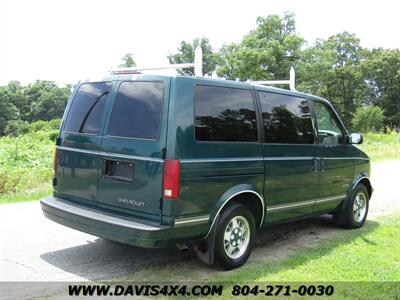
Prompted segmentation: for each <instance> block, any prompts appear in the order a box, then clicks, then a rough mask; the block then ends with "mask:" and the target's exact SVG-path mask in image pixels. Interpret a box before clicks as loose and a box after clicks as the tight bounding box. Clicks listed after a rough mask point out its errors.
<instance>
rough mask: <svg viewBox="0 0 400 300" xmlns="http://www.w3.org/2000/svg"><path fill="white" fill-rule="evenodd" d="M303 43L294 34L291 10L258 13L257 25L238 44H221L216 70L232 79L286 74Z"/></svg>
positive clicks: (261, 78) (297, 56)
mask: <svg viewBox="0 0 400 300" xmlns="http://www.w3.org/2000/svg"><path fill="white" fill-rule="evenodd" d="M304 43H305V41H304V39H303V38H302V37H300V36H299V35H297V34H296V26H295V18H294V14H292V13H285V15H284V17H283V18H281V17H280V16H278V15H270V16H267V17H258V18H257V28H256V29H255V30H252V31H251V32H250V33H249V34H247V35H246V36H244V38H243V39H242V41H241V42H240V43H239V44H234V43H233V44H229V45H225V46H223V47H222V49H221V50H220V52H219V56H220V57H219V68H218V70H217V73H218V75H219V76H221V77H224V78H227V79H232V80H235V79H239V80H247V79H250V80H263V79H284V78H288V77H289V70H290V67H291V66H293V65H294V64H295V62H296V60H298V59H299V57H300V53H301V47H302V46H303V45H304Z"/></svg>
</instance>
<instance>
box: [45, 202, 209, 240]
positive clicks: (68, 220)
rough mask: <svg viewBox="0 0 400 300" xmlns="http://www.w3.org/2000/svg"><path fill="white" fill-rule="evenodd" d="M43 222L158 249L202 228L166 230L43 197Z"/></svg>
mask: <svg viewBox="0 0 400 300" xmlns="http://www.w3.org/2000/svg"><path fill="white" fill-rule="evenodd" d="M40 204H41V206H42V211H43V214H44V215H45V217H46V218H48V219H50V220H52V221H55V222H57V223H60V224H62V225H65V226H68V227H70V228H73V229H76V230H79V231H83V232H86V233H89V234H92V235H95V236H98V237H102V238H105V239H109V240H113V241H116V242H120V243H124V244H130V245H134V246H139V247H144V248H160V247H167V246H169V245H172V244H175V243H176V242H177V241H179V240H183V239H187V238H195V237H197V236H200V235H201V233H202V231H203V230H204V225H201V224H199V225H194V226H179V227H173V226H167V225H161V224H159V223H156V222H151V221H146V220H143V219H134V218H127V217H124V216H119V215H116V214H111V213H108V212H105V211H101V210H98V209H95V208H92V207H87V206H83V205H80V204H76V203H74V202H70V201H66V200H64V199H61V198H58V197H46V198H44V199H42V200H41V201H40Z"/></svg>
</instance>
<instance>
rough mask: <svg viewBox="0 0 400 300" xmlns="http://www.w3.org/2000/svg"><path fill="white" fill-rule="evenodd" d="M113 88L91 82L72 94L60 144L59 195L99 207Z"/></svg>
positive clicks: (58, 153) (109, 83) (56, 184)
mask: <svg viewBox="0 0 400 300" xmlns="http://www.w3.org/2000/svg"><path fill="white" fill-rule="evenodd" d="M111 89H112V82H92V83H83V84H81V85H79V86H77V89H76V90H75V92H74V93H73V95H72V97H71V100H70V101H69V103H68V107H67V109H66V112H65V116H64V118H63V124H62V128H61V129H62V130H61V133H60V139H59V141H58V145H57V167H56V173H55V179H54V193H55V195H56V196H59V197H62V198H64V199H67V200H71V201H75V202H79V203H83V204H87V205H92V206H97V200H98V190H97V183H98V175H99V167H100V162H101V160H100V154H99V152H100V148H101V140H102V128H103V123H104V116H105V111H106V106H107V105H106V104H107V102H108V101H109V98H110V92H111Z"/></svg>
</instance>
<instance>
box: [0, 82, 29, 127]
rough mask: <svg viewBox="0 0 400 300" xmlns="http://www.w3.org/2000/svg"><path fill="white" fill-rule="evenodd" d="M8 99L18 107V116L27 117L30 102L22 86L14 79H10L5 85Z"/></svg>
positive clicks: (24, 118) (25, 118)
mask: <svg viewBox="0 0 400 300" xmlns="http://www.w3.org/2000/svg"><path fill="white" fill-rule="evenodd" d="M6 88H7V90H8V92H9V96H10V101H11V103H12V104H14V106H15V107H16V108H17V109H18V112H19V117H20V118H21V119H22V120H27V119H28V118H29V112H30V103H29V100H28V99H27V97H26V95H25V93H24V87H23V86H22V85H21V84H20V83H19V82H18V81H16V80H14V81H10V82H9V83H8V85H7V86H6Z"/></svg>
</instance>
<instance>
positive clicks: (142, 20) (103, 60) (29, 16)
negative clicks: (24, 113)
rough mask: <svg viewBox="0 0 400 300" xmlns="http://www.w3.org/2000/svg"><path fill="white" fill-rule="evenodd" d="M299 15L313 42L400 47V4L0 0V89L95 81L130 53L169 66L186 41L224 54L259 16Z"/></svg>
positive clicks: (144, 62) (391, 0)
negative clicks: (346, 36)
mask: <svg viewBox="0 0 400 300" xmlns="http://www.w3.org/2000/svg"><path fill="white" fill-rule="evenodd" d="M285 11H290V12H293V13H295V15H296V31H297V33H298V34H300V35H301V36H302V37H304V38H305V39H306V40H307V41H308V43H309V44H312V43H313V42H314V41H315V39H316V38H323V39H326V38H327V37H329V36H330V35H333V34H336V33H339V32H342V31H344V30H347V31H349V32H351V33H355V34H356V36H357V37H358V38H359V39H360V40H361V45H362V46H364V47H368V48H377V47H383V48H392V49H393V48H400V17H399V15H400V0H379V1H377V0H374V1H366V0H364V1H361V0H359V1H357V0H345V1H344V0H324V1H321V0H319V1H318V0H302V1H299V0H297V1H296V0H274V1H272V0H261V1H256V0H246V1H235V0H230V1H225V0H212V1H210V0H201V1H190V0H186V1H184V0H167V1H161V0H159V1H154V0H146V1H145V0H139V1H138V0H113V1H111V0H108V1H103V0H80V1H79V0H35V1H29V0H26V1H22V0H0V85H4V84H7V83H8V82H9V81H11V80H18V81H20V82H21V83H22V84H28V83H30V82H33V81H35V80H36V79H41V80H52V81H55V82H57V83H59V84H61V85H63V84H66V83H75V82H77V81H79V80H80V79H83V78H87V77H98V76H102V75H104V74H106V72H107V71H108V70H109V69H111V68H113V67H115V66H117V65H118V64H120V63H121V58H122V56H123V55H124V54H126V53H133V57H134V60H135V61H136V63H137V65H138V66H149V65H150V66H154V65H165V64H168V60H167V58H166V57H167V55H168V54H169V53H173V52H176V50H177V48H178V47H179V44H180V42H181V41H182V40H186V41H189V40H192V39H193V38H195V37H201V36H205V37H208V38H209V39H210V42H211V45H212V46H213V47H214V48H215V49H219V48H220V47H221V46H222V45H223V44H224V43H231V42H239V41H240V40H241V38H242V37H243V35H245V34H246V33H248V32H249V31H250V30H252V29H254V28H255V26H256V18H257V16H267V15H269V14H278V15H281V16H283V14H284V12H285Z"/></svg>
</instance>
